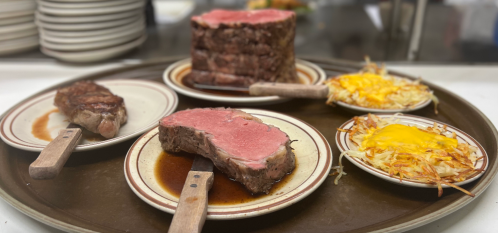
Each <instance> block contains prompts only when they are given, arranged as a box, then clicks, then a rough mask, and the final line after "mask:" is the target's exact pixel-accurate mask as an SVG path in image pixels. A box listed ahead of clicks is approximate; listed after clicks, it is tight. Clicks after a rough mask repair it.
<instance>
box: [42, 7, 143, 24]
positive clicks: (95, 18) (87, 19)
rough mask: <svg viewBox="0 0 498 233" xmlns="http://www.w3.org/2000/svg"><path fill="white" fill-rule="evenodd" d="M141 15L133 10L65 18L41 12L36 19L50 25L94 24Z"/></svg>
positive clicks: (140, 12)
mask: <svg viewBox="0 0 498 233" xmlns="http://www.w3.org/2000/svg"><path fill="white" fill-rule="evenodd" d="M139 14H142V11H139V10H132V11H126V12H122V13H117V14H109V15H92V16H73V17H63V16H51V15H45V14H42V13H40V12H36V19H38V20H40V21H43V22H49V23H92V22H101V21H109V20H116V19H124V18H129V17H132V16H135V15H139Z"/></svg>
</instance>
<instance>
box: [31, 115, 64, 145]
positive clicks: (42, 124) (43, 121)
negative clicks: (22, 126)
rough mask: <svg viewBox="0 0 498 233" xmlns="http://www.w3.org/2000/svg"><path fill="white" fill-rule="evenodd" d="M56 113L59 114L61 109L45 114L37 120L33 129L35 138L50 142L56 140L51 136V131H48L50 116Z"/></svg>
mask: <svg viewBox="0 0 498 233" xmlns="http://www.w3.org/2000/svg"><path fill="white" fill-rule="evenodd" d="M54 112H59V109H52V110H50V111H48V112H47V113H45V114H43V115H42V116H41V117H38V118H36V120H35V122H34V123H33V126H32V127H31V133H32V134H33V136H35V137H36V138H38V139H41V140H45V141H49V142H50V141H52V140H54V139H53V138H52V136H50V131H49V130H48V129H47V126H48V119H49V117H50V114H52V113H54Z"/></svg>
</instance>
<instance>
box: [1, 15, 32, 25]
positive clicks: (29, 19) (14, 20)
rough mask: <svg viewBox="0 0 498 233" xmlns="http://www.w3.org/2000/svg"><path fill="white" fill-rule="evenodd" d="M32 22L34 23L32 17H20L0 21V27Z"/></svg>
mask: <svg viewBox="0 0 498 233" xmlns="http://www.w3.org/2000/svg"><path fill="white" fill-rule="evenodd" d="M34 21H35V16H34V15H22V16H19V17H11V18H5V19H0V26H4V25H12V24H19V23H25V22H34Z"/></svg>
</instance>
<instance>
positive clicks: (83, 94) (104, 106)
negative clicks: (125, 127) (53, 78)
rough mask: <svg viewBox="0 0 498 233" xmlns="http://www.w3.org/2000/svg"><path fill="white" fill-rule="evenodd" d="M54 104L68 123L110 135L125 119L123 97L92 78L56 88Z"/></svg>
mask: <svg viewBox="0 0 498 233" xmlns="http://www.w3.org/2000/svg"><path fill="white" fill-rule="evenodd" d="M54 104H55V106H57V107H58V108H59V110H60V111H61V112H62V113H63V114H64V115H66V117H67V118H68V120H69V121H70V122H72V123H75V124H78V125H81V126H83V127H85V128H86V129H87V130H89V131H91V132H94V133H98V134H100V135H102V136H104V137H105V138H112V137H114V136H115V135H116V134H117V133H118V131H119V128H120V127H121V125H122V124H124V123H125V122H126V120H127V115H126V108H125V104H124V100H123V98H121V97H119V96H117V95H114V94H112V93H111V91H109V89H107V88H105V87H103V86H100V85H98V84H96V83H94V82H92V81H80V82H76V83H74V84H73V85H71V86H67V87H62V88H59V90H57V94H56V95H55V100H54Z"/></svg>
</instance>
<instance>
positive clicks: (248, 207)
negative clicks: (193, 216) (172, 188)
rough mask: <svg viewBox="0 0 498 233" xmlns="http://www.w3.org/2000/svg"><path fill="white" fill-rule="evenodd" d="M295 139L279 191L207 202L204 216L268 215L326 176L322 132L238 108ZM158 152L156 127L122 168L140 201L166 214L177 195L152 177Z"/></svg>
mask: <svg viewBox="0 0 498 233" xmlns="http://www.w3.org/2000/svg"><path fill="white" fill-rule="evenodd" d="M241 110H242V111H245V112H247V113H250V114H252V115H254V116H256V117H258V118H260V119H261V120H262V121H263V122H264V123H266V124H271V125H274V126H276V127H278V128H280V130H282V131H284V132H285V133H287V134H288V135H289V138H290V139H291V140H292V139H299V140H298V141H296V142H294V143H292V147H293V148H294V154H295V155H296V158H297V159H296V160H297V168H296V169H295V170H294V171H293V173H294V174H293V175H292V177H291V179H290V180H289V181H288V182H287V183H286V184H285V185H283V186H282V187H281V188H280V189H279V190H277V191H275V192H273V193H274V194H269V195H266V196H263V197H261V198H259V199H256V200H254V201H250V202H247V203H243V204H233V205H209V206H208V210H207V219H218V220H224V219H240V218H249V217H254V216H259V215H263V214H268V213H271V212H274V211H277V210H279V209H282V208H285V207H287V206H290V205H292V204H294V203H296V202H298V201H300V200H301V199H303V198H305V197H306V196H308V195H309V194H311V193H312V192H313V191H314V190H315V189H317V188H318V186H320V184H322V182H323V181H324V180H325V179H326V178H327V177H328V174H329V171H330V167H331V165H332V151H331V150H330V145H329V144H328V142H327V140H326V139H325V138H324V137H323V135H322V134H321V133H320V132H318V130H317V129H315V128H313V127H312V126H310V125H309V124H307V123H305V122H303V121H301V120H298V119H296V118H293V117H290V116H287V115H284V114H281V113H276V112H270V111H266V110H255V109H241ZM161 151H162V148H161V144H160V142H159V139H158V128H157V127H156V128H154V129H152V130H151V131H149V132H148V133H146V134H144V135H143V136H142V137H140V138H139V139H138V140H137V141H136V142H135V143H134V144H133V146H132V147H131V148H130V150H129V151H128V154H127V155H126V159H125V164H124V170H125V176H126V180H127V181H128V185H129V186H130V188H131V189H132V190H133V192H135V194H137V195H138V197H140V198H141V199H142V200H144V201H145V202H147V203H148V204H149V205H152V206H153V207H155V208H158V209H160V210H162V211H165V212H168V213H172V214H173V213H174V212H175V210H176V206H177V205H178V198H176V197H175V196H173V195H171V194H170V193H168V192H167V191H166V190H164V189H163V188H162V187H161V186H160V184H159V183H158V181H157V180H156V178H155V173H154V167H155V164H156V161H157V159H158V157H159V155H160V153H161Z"/></svg>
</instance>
